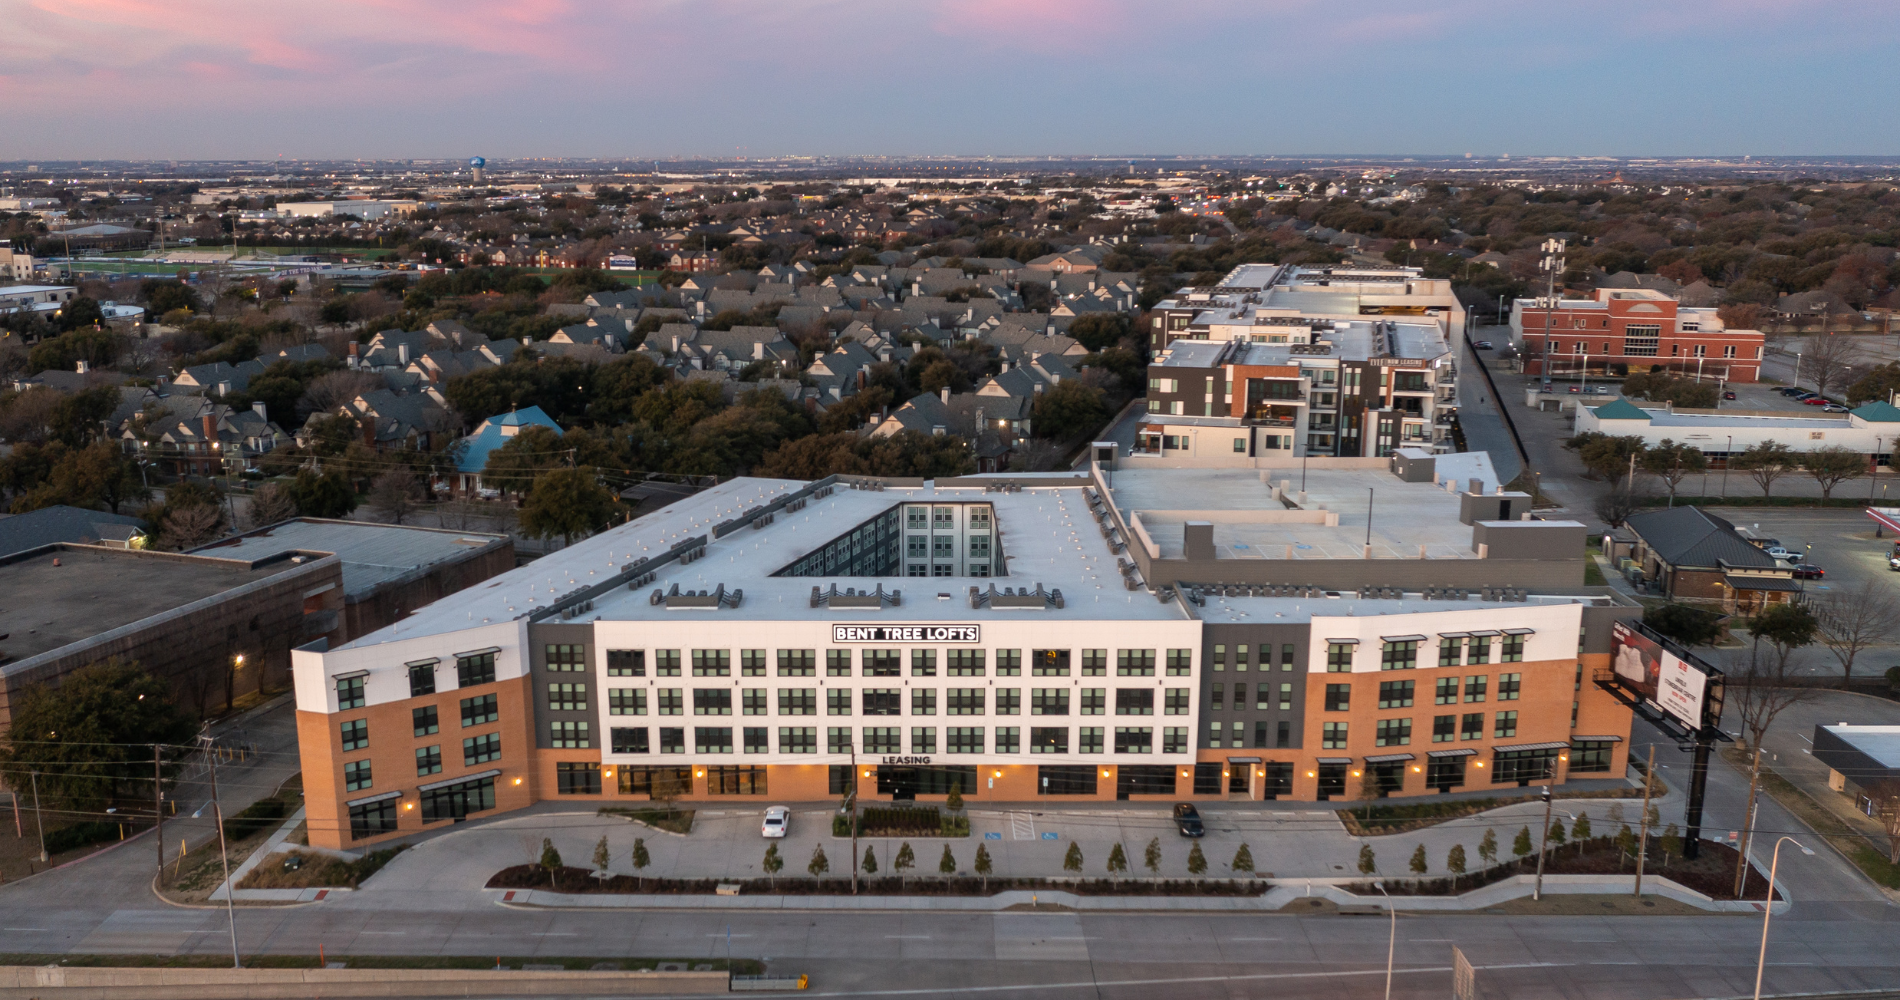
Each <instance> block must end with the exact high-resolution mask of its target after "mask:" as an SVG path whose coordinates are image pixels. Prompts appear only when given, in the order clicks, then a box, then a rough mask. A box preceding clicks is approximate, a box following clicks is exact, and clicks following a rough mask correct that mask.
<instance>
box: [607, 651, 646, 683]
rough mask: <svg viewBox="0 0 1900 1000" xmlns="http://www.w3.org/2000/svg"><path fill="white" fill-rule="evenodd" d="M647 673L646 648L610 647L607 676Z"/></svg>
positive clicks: (643, 674) (643, 675) (635, 675)
mask: <svg viewBox="0 0 1900 1000" xmlns="http://www.w3.org/2000/svg"><path fill="white" fill-rule="evenodd" d="M646 675H647V651H646V650H644V649H610V650H608V651H607V676H609V677H645V676H646Z"/></svg>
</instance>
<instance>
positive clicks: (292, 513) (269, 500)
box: [244, 483, 297, 528]
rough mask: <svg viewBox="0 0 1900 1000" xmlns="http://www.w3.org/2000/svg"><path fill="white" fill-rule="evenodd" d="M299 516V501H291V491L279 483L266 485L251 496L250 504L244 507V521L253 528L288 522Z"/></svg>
mask: <svg viewBox="0 0 1900 1000" xmlns="http://www.w3.org/2000/svg"><path fill="white" fill-rule="evenodd" d="M296 516H297V501H295V500H293V499H291V497H290V491H288V490H286V489H284V487H283V486H281V485H279V484H277V483H265V484H264V485H262V486H259V487H258V488H257V492H255V493H252V494H251V500H250V503H248V504H246V505H245V506H244V519H245V520H246V521H247V522H249V524H250V526H251V527H253V528H261V527H264V526H265V525H267V524H276V523H277V522H279V521H288V520H290V519H291V518H293V517H296Z"/></svg>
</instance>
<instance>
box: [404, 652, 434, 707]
mask: <svg viewBox="0 0 1900 1000" xmlns="http://www.w3.org/2000/svg"><path fill="white" fill-rule="evenodd" d="M435 664H436V661H434V660H430V661H429V662H427V663H411V664H410V665H409V697H411V698H420V697H421V696H423V695H425V694H434V693H435Z"/></svg>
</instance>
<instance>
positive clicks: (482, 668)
mask: <svg viewBox="0 0 1900 1000" xmlns="http://www.w3.org/2000/svg"><path fill="white" fill-rule="evenodd" d="M494 682H495V654H493V653H476V654H474V655H473V656H458V657H456V658H455V686H456V687H474V686H476V685H477V684H493V683H494Z"/></svg>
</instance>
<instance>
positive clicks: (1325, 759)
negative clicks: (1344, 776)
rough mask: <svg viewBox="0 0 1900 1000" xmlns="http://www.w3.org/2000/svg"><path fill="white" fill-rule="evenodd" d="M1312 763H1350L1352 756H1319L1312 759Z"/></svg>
mask: <svg viewBox="0 0 1900 1000" xmlns="http://www.w3.org/2000/svg"><path fill="white" fill-rule="evenodd" d="M1314 763H1316V764H1350V763H1352V758H1351V757H1321V758H1319V759H1318V760H1316V761H1314Z"/></svg>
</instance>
